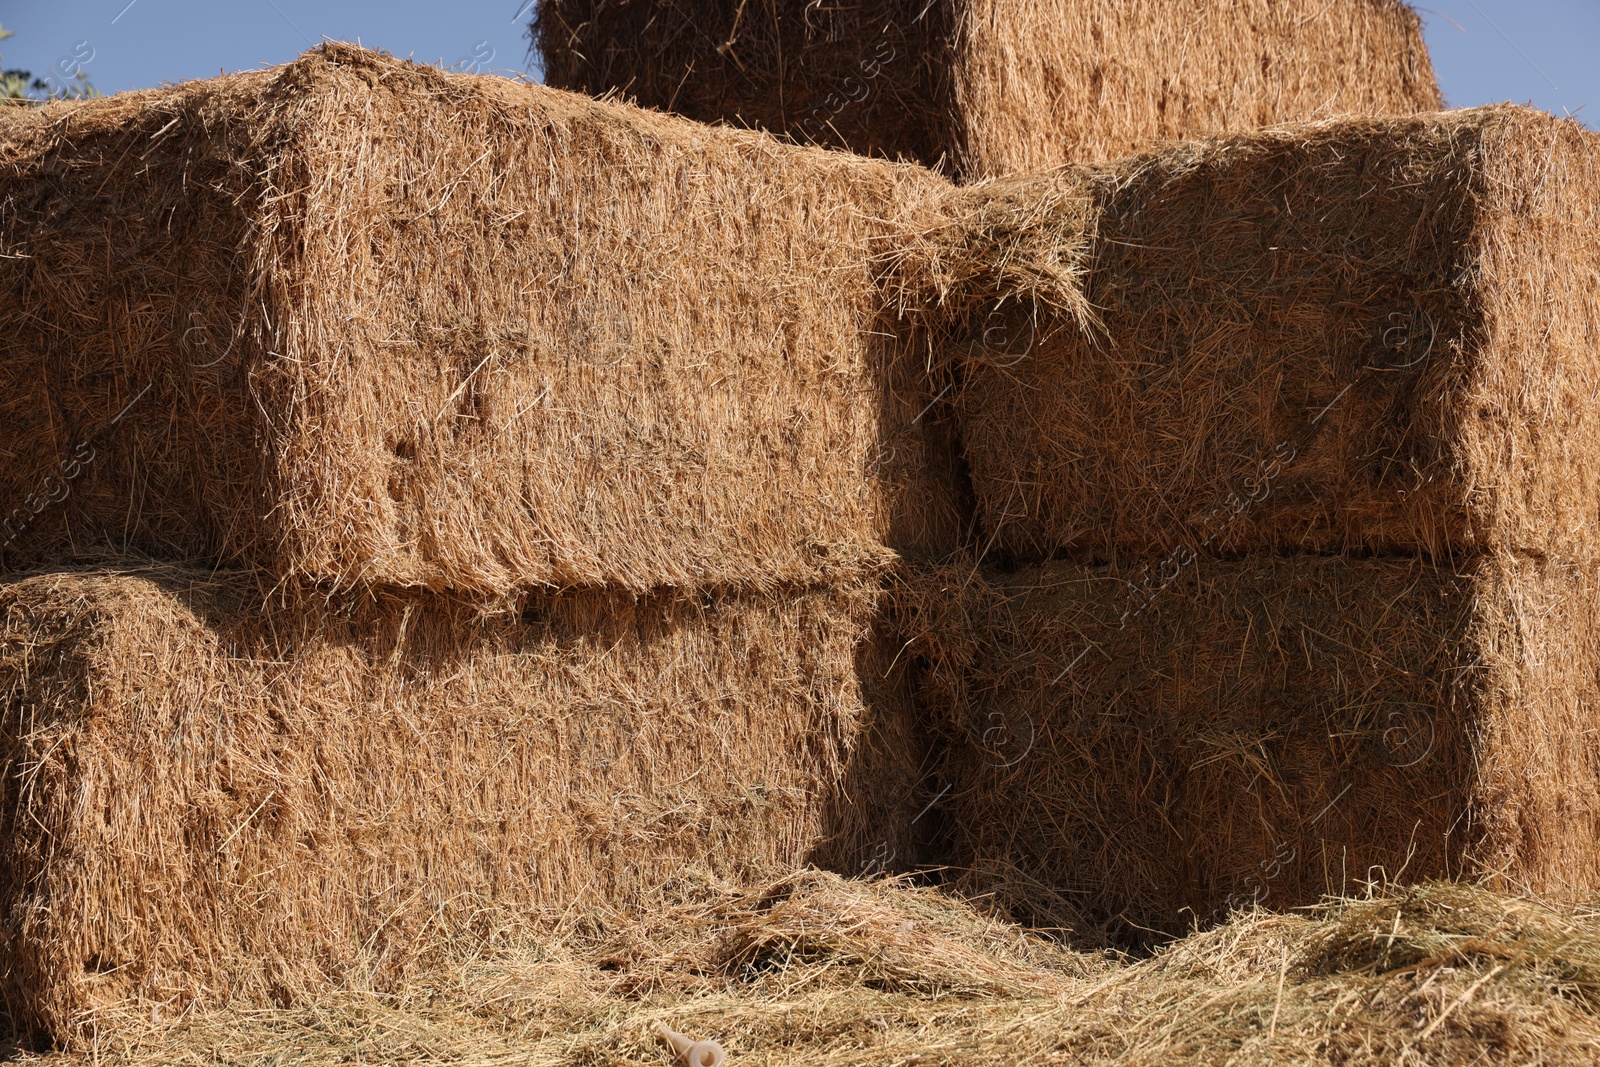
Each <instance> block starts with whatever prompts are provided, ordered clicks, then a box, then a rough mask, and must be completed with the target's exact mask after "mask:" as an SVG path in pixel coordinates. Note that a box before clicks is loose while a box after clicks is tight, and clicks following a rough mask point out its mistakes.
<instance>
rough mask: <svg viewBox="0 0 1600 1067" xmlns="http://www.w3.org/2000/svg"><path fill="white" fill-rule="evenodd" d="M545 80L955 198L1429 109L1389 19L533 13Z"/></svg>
mask: <svg viewBox="0 0 1600 1067" xmlns="http://www.w3.org/2000/svg"><path fill="white" fill-rule="evenodd" d="M533 32H534V37H535V40H536V43H537V46H538V48H539V51H540V54H541V55H542V56H543V59H544V68H545V80H546V82H547V83H548V84H551V85H555V86H559V87H561V88H564V89H576V90H579V91H583V92H588V93H591V94H594V95H600V94H603V93H610V92H617V93H620V94H622V95H623V96H625V97H630V98H634V99H637V100H638V101H639V102H640V103H642V104H644V105H645V106H646V107H656V108H663V109H666V110H669V111H675V112H677V113H679V114H683V115H687V116H689V117H691V118H695V119H700V120H702V121H704V122H718V121H722V122H728V123H732V124H734V125H738V126H750V127H756V128H760V129H767V130H772V131H774V132H780V133H787V134H790V135H791V136H793V137H795V138H797V139H799V140H802V141H806V142H814V143H818V144H825V145H830V146H833V147H839V148H848V149H850V150H852V151H855V152H858V153H861V154H862V155H874V156H888V157H890V158H894V157H903V158H907V159H914V160H918V161H920V162H922V163H924V164H926V165H928V166H941V165H943V166H944V167H945V168H946V169H947V170H949V171H950V173H952V174H955V175H958V176H960V177H962V178H964V179H967V180H975V179H979V178H992V177H1000V176H1002V175H1007V174H1016V173H1026V172H1030V171H1038V170H1045V169H1048V168H1050V167H1054V166H1058V165H1060V164H1063V163H1076V162H1086V161H1089V160H1097V159H1115V158H1117V157H1119V156H1124V155H1127V154H1128V153H1130V152H1133V151H1135V150H1137V149H1139V148H1141V147H1143V146H1145V145H1147V144H1148V143H1150V142H1152V141H1158V140H1172V139H1178V138H1189V137H1199V136H1203V135H1206V134H1212V133H1222V132H1238V131H1242V130H1251V129H1255V128H1257V127H1261V126H1270V125H1275V124H1278V123H1283V122H1293V121H1300V120H1305V119H1314V118H1331V117H1333V116H1336V115H1369V114H1370V115H1397V114H1408V113H1411V112H1416V111H1432V110H1435V109H1437V108H1439V107H1440V106H1441V100H1440V96H1439V90H1438V86H1437V84H1436V83H1435V81H1434V76H1433V68H1432V65H1431V64H1430V62H1429V60H1428V53H1427V48H1426V47H1425V46H1424V44H1423V42H1422V25H1421V21H1420V20H1419V19H1418V17H1417V15H1416V13H1415V12H1413V11H1412V10H1411V8H1409V7H1408V6H1406V5H1405V4H1403V3H1399V2H1396V0H1342V2H1340V3H1332V4H1330V3H1327V2H1326V0H1236V2H1230V3H1207V4H1195V3H1192V2H1188V0H1139V2H1129V0H940V2H938V3H931V4H930V3H913V4H906V3H902V2H899V0H895V2H887V0H872V2H858V3H841V2H836V0H834V2H826V0H825V2H818V0H772V2H767V3H761V4H750V3H745V2H741V0H671V2H660V0H541V2H540V4H539V7H538V12H537V15H536V17H535V22H534V26H533Z"/></svg>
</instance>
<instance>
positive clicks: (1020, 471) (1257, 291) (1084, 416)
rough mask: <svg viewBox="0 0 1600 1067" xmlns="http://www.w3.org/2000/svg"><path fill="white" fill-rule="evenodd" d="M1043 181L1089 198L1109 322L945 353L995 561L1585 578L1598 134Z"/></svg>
mask: <svg viewBox="0 0 1600 1067" xmlns="http://www.w3.org/2000/svg"><path fill="white" fill-rule="evenodd" d="M1039 184H1041V185H1043V186H1051V185H1060V184H1064V185H1065V186H1067V187H1069V188H1070V189H1071V190H1073V191H1076V192H1084V193H1087V194H1088V195H1089V196H1090V197H1091V199H1092V200H1093V205H1092V208H1091V210H1090V212H1089V221H1088V222H1087V223H1086V224H1085V225H1086V226H1087V227H1088V228H1089V229H1090V231H1091V232H1092V233H1093V238H1092V241H1091V249H1092V250H1091V252H1090V256H1089V260H1088V262H1087V265H1086V269H1087V275H1086V282H1085V285H1086V295H1087V297H1088V299H1089V302H1090V303H1091V304H1092V305H1093V306H1094V308H1095V311H1096V313H1097V315H1098V317H1099V321H1100V324H1101V325H1100V328H1098V329H1093V330H1090V331H1088V332H1084V331H1081V330H1079V329H1077V328H1076V325H1075V324H1073V323H1070V322H1069V323H1067V324H1065V325H1063V326H1062V327H1060V328H1054V327H1051V326H1050V325H1049V324H1048V323H1047V322H1046V321H1044V320H1041V321H1040V322H1039V323H1038V324H1037V329H1035V327H1034V324H1030V323H1026V322H1023V323H1020V324H1019V325H1018V326H1017V327H1016V328H1014V329H1012V330H1011V332H1010V334H1009V336H1007V335H1006V334H1005V332H1004V330H1002V329H999V328H998V326H992V327H991V331H992V333H993V337H992V340H993V342H994V343H992V344H990V345H988V346H985V345H983V344H982V343H981V339H980V340H979V343H974V344H970V345H967V346H966V347H965V348H963V349H962V350H961V351H962V352H963V353H964V356H965V361H966V364H967V366H966V371H965V378H966V383H967V389H966V391H965V395H964V397H963V398H962V400H961V402H960V411H961V422H962V431H961V432H962V436H963V439H964V442H965V447H966V451H967V458H968V461H969V462H970V464H971V469H972V474H973V479H974V488H975V491H976V495H977V498H978V504H979V509H980V513H981V517H982V522H983V524H984V526H986V527H987V530H986V536H988V537H992V538H993V544H994V545H995V547H996V548H997V549H998V550H1000V551H1003V552H1008V553H1010V554H1011V555H1012V557H1013V558H1015V559H1020V560H1042V559H1048V558H1051V557H1052V556H1054V555H1055V554H1057V553H1061V552H1068V553H1081V554H1083V555H1084V556H1086V557H1098V558H1100V559H1114V558H1121V559H1127V558H1128V557H1129V556H1130V555H1131V556H1137V555H1140V554H1150V555H1156V554H1160V553H1162V552H1167V551H1180V552H1181V551H1189V550H1194V551H1212V552H1224V553H1226V552H1230V551H1253V550H1260V549H1271V548H1294V549H1311V550H1315V551H1340V550H1342V549H1346V548H1360V549H1372V550H1378V551H1390V550H1394V551H1401V552H1410V551H1417V550H1422V551H1426V552H1432V553H1438V554H1445V553H1461V552H1471V551H1478V550H1485V549H1494V550H1510V551H1518V552H1528V553H1532V554H1535V555H1540V554H1551V555H1563V556H1567V557H1569V558H1572V559H1575V560H1583V561H1594V560H1596V559H1600V466H1597V465H1596V464H1595V463H1594V461H1593V456H1594V453H1595V450H1596V448H1597V447H1600V445H1597V442H1600V406H1597V405H1596V404H1595V397H1596V395H1597V394H1600V136H1596V135H1595V134H1594V133H1593V132H1591V131H1587V130H1584V129H1583V128H1582V127H1580V126H1579V125H1578V124H1577V123H1575V122H1572V121H1570V120H1562V119H1555V118H1552V117H1550V116H1548V115H1544V114H1540V113H1537V112H1533V111H1529V110H1526V109H1523V108H1516V107H1504V106H1502V107H1490V108H1483V109H1477V110H1471V111H1462V112H1451V113H1446V114H1438V115H1429V116H1423V117H1417V118H1411V119H1401V120H1389V121H1379V120H1359V121H1341V122H1335V123H1327V124H1319V125H1313V126H1308V127H1304V128H1298V129H1285V130H1281V131H1273V132H1267V133H1260V134H1254V135H1249V136H1240V137H1232V138H1226V139H1220V140H1216V141H1211V142H1206V143H1197V144H1186V145H1182V146H1178V147H1175V148H1172V149H1169V150H1166V151H1163V152H1161V153H1158V154H1153V155H1149V156H1143V157H1139V158H1136V159H1132V160H1128V161H1125V162H1123V163H1119V164H1116V165H1114V166H1109V167H1105V168H1101V169H1098V170H1095V171H1090V172H1075V173H1072V174H1061V175H1056V176H1053V177H1051V178H1050V179H1048V180H1042V181H1041V182H1040V183H1039ZM1057 195H1058V197H1059V196H1060V193H1059V192H1058V193H1057ZM1063 202H1064V203H1066V202H1069V201H1067V200H1063ZM1071 210H1072V211H1073V212H1078V211H1081V210H1082V208H1081V206H1078V205H1074V206H1072V208H1071ZM996 323H997V324H999V325H1004V320H1003V319H997V320H996Z"/></svg>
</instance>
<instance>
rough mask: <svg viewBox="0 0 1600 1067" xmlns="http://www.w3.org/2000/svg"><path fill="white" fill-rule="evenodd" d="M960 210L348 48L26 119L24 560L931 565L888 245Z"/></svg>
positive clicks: (692, 582) (946, 534) (852, 166)
mask: <svg viewBox="0 0 1600 1067" xmlns="http://www.w3.org/2000/svg"><path fill="white" fill-rule="evenodd" d="M947 189H948V185H947V183H946V182H945V181H944V180H943V179H940V178H938V177H937V176H936V175H933V174H931V173H929V172H926V171H923V170H920V169H918V168H913V167H895V166H890V165H887V164H882V163H875V162H869V161H865V160H859V159H854V158H850V157H846V156H844V155H841V154H838V153H830V152H823V151H819V150H813V149H798V148H794V147H791V146H786V145H783V144H779V143H776V142H775V141H773V139H772V138H770V137H765V136H761V135H756V134H749V133H742V132H737V131H731V130H712V129H708V128H706V127H703V126H700V125H699V124H696V123H691V122H687V121H685V120H682V119H676V118H671V117H666V116H660V115H653V114H650V113H647V112H643V111H639V110H637V109H633V108H627V107H622V106H617V105H605V104H598V103H595V102H593V101H590V100H587V99H584V98H581V97H578V96H574V95H570V94H566V93H560V92H556V91H553V90H548V89H545V88H543V87H540V86H534V85H524V84H517V83H513V82H510V81H507V80H505V79H501V78H480V77H470V76H465V75H450V74H444V73H441V72H439V71H435V70H431V69H428V68H422V67H416V66H413V65H411V64H408V63H404V62H400V61H396V60H394V59H391V58H388V57H386V56H382V55H379V54H376V53H372V52H367V51H363V50H361V49H358V48H354V47H352V46H347V45H337V44H328V45H325V46H323V47H321V48H318V49H316V50H313V51H312V52H310V53H308V54H307V55H306V56H304V57H302V58H301V59H300V60H299V61H297V62H296V63H293V64H291V65H289V66H287V67H284V68H281V69H279V70H276V71H271V72H265V73H258V74H249V75H239V76H234V77H225V78H219V79H216V80H214V81H209V82H201V83H191V84H187V85H183V86H179V87H176V88H172V89H164V90H158V91H152V92H144V93H134V94H127V95H123V96H118V97H115V98H112V99H108V100H103V101H94V102H90V103H87V104H83V105H72V106H51V107H45V108H39V109H28V110H27V112H26V113H23V114H7V115H5V116H4V117H3V119H0V397H3V399H0V426H3V427H4V430H3V432H0V459H3V460H4V462H3V463H0V501H7V502H8V503H7V504H6V507H8V508H11V509H14V510H13V511H11V512H9V513H8V514H10V516H11V523H12V527H11V528H10V529H8V530H7V531H6V539H7V541H8V544H7V546H6V548H5V554H6V555H5V559H6V562H7V563H8V565H10V566H12V567H13V568H15V567H19V566H22V565H25V564H27V563H29V562H30V561H34V562H38V561H49V560H53V559H59V558H62V556H63V555H66V554H68V553H70V552H71V551H74V550H81V549H82V548H84V547H85V546H92V545H94V544H96V543H99V542H110V543H112V544H114V545H116V546H118V547H123V546H133V547H135V548H140V549H144V550H147V551H151V552H155V553H159V554H161V555H163V556H167V557H195V558H210V559H222V560H225V561H242V562H246V563H251V564H259V565H263V566H268V567H270V568H272V569H273V570H274V571H275V572H276V573H278V574H280V575H286V576H301V577H305V578H309V579H312V580H315V581H318V582H323V583H327V584H330V585H335V586H350V585H354V584H357V583H382V584H390V585H406V586H421V587H426V588H430V589H434V590H448V591H463V592H471V593H478V594H484V595H491V596H492V595H500V594H506V593H509V592H512V591H515V590H517V589H522V588H527V587H530V586H533V585H540V584H548V585H554V586H574V585H589V586H593V585H610V586H613V587H616V588H621V589H628V590H632V591H636V592H648V591H652V590H657V589H660V588H662V587H667V586H677V587H680V588H683V589H685V590H689V591H696V590H703V589H709V588H717V587H727V586H739V587H742V588H746V589H753V588H765V589H772V588H777V587H780V586H792V585H795V584H799V583H815V582H820V581H829V580H832V579H833V578H834V577H836V576H840V575H843V576H846V577H850V576H854V575H856V574H859V573H862V572H864V571H867V572H870V571H872V570H873V569H875V568H876V567H878V566H879V565H880V564H881V563H882V561H883V560H885V559H886V558H888V557H889V555H890V553H891V552H906V553H909V554H912V555H916V554H929V555H933V556H938V555H941V554H943V553H944V552H947V551H948V550H949V549H950V548H951V547H953V546H954V545H955V544H956V543H957V542H958V541H959V539H960V536H961V513H960V509H959V507H958V506H957V503H956V501H955V499H954V497H953V495H952V493H953V489H952V486H953V484H954V483H953V480H952V477H950V476H949V475H950V471H951V467H952V464H953V461H954V457H953V455H952V453H951V446H950V443H949V433H948V431H947V428H946V422H947V420H945V419H944V418H943V408H942V407H941V406H939V405H936V404H934V403H933V402H934V401H935V400H936V399H937V393H936V391H935V390H933V389H932V388H930V386H929V379H928V376H927V375H926V373H925V372H924V366H925V364H926V362H927V358H928V357H927V350H926V346H925V345H924V344H920V343H917V342H915V341H913V340H911V339H909V338H906V337H902V336H900V335H899V334H897V333H896V332H895V330H894V329H893V328H892V324H891V323H889V322H888V321H886V318H885V316H886V315H887V314H888V312H887V311H886V309H885V293H884V291H883V289H882V286H881V283H882V281H883V279H882V277H881V274H882V271H881V268H880V267H879V266H878V265H877V257H879V255H880V254H881V253H882V251H883V248H882V245H883V242H884V241H885V240H886V239H887V238H888V236H889V234H891V233H892V232H894V231H895V230H896V229H897V224H895V223H894V222H893V221H892V220H894V219H896V218H898V217H900V216H901V215H907V216H908V217H916V218H920V217H921V214H920V212H921V210H922V207H923V206H924V204H925V202H927V201H929V200H930V199H931V200H935V201H936V200H938V198H939V197H942V196H944V195H945V192H946V190H947ZM130 403H132V405H133V406H132V407H131V409H128V410H127V411H126V415H125V417H124V418H122V419H121V421H120V423H118V422H117V421H116V420H117V416H118V415H119V414H120V413H122V412H123V411H124V409H125V408H127V406H128V405H129V404H130ZM13 535H15V536H13Z"/></svg>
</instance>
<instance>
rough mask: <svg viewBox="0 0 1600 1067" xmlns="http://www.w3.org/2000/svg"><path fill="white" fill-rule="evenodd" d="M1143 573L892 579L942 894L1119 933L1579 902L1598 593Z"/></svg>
mask: <svg viewBox="0 0 1600 1067" xmlns="http://www.w3.org/2000/svg"><path fill="white" fill-rule="evenodd" d="M1167 577H1170V578H1171V581H1170V582H1169V583H1165V584H1163V579H1162V578H1161V577H1159V576H1154V575H1152V574H1150V573H1145V574H1143V575H1141V573H1140V572H1138V571H1136V570H1131V569H1130V570H1122V571H1119V570H1117V569H1115V568H1111V567H1092V566H1080V565H1076V564H1070V563H1058V564H1051V565H1048V566H1044V567H1039V568H1024V569H1022V570H1019V571H1017V572H1015V573H1012V574H1005V575H1002V574H994V573H984V572H980V571H978V570H977V569H976V568H972V567H965V568H949V569H946V570H944V571H942V572H939V573H935V574H931V575H925V576H922V577H920V578H918V579H915V580H912V581H909V582H907V583H906V584H905V586H903V587H902V590H901V592H900V593H899V594H898V597H899V598H900V599H901V600H902V601H903V603H906V604H911V605H914V607H913V608H912V609H911V614H912V615H913V618H912V620H911V621H910V622H909V623H908V624H907V628H908V632H910V633H914V634H916V635H918V637H917V639H916V642H915V644H914V646H913V648H914V649H915V652H914V654H916V655H919V656H921V657H922V658H923V660H924V661H925V663H926V673H925V684H924V703H925V706H926V713H927V714H928V716H929V719H930V721H932V722H934V723H937V724H939V727H938V728H939V730H940V732H941V733H942V734H943V736H944V737H945V738H946V740H947V741H948V744H949V765H948V767H947V768H944V769H942V770H941V771H940V777H941V778H942V779H945V780H947V781H948V784H949V796H948V799H947V800H945V801H944V802H943V804H942V806H941V808H940V818H941V819H942V820H943V823H944V825H945V826H946V827H947V834H948V837H949V847H950V850H951V851H950V855H949V859H948V860H947V862H949V863H950V864H951V865H952V866H953V867H954V868H955V869H956V870H957V872H958V873H957V874H956V875H955V876H954V877H955V878H956V880H957V882H958V883H959V884H961V885H963V886H964V887H966V889H967V890H968V891H981V892H985V893H990V894H993V896H994V898H995V899H996V901H997V902H998V903H1000V904H1001V905H1002V906H1004V907H1006V908H1007V909H1009V910H1010V912H1011V913H1012V914H1013V915H1015V916H1016V917H1018V918H1020V919H1024V920H1025V921H1028V922H1030V923H1032V924H1034V925H1039V926H1054V925H1063V924H1064V925H1073V924H1074V923H1075V922H1077V921H1078V918H1079V917H1082V916H1087V917H1088V918H1090V919H1092V920H1093V921H1094V922H1096V923H1099V924H1103V925H1104V926H1105V927H1106V929H1107V930H1108V931H1110V932H1111V933H1112V935H1113V936H1115V937H1117V938H1119V939H1129V938H1132V939H1134V940H1138V939H1141V938H1147V937H1148V936H1149V935H1150V934H1151V933H1152V932H1157V931H1159V932H1165V933H1176V932H1181V931H1183V930H1185V929H1188V928H1189V927H1190V926H1191V925H1193V924H1194V923H1196V922H1199V923H1208V922H1213V921H1215V920H1216V919H1217V918H1218V917H1219V916H1221V915H1224V914H1226V912H1227V911H1228V909H1229V908H1230V907H1234V906H1238V905H1239V904H1241V903H1249V902H1252V901H1262V902H1264V903H1266V904H1267V905H1269V906H1271V907H1274V908H1286V907H1295V906H1300V905H1304V904H1309V903H1313V902H1315V901H1316V900H1318V899H1319V898H1320V897H1322V896H1323V895H1324V894H1327V893H1334V894H1339V893H1346V892H1350V891H1351V887H1352V886H1355V885H1358V884H1361V883H1364V882H1366V881H1369V880H1371V879H1373V878H1375V877H1378V878H1384V879H1387V880H1391V881H1394V882H1397V883H1399V882H1416V881H1421V880H1425V879H1430V878H1450V877H1471V878H1486V879H1491V880H1496V879H1497V880H1498V884H1499V885H1501V886H1503V887H1508V888H1517V889H1524V890H1531V891H1534V892H1537V893H1540V894H1541V895H1544V896H1546V897H1548V898H1565V899H1572V898H1574V897H1579V896H1586V895H1589V894H1592V893H1594V892H1596V891H1597V890H1600V852H1597V851H1596V841H1597V840H1600V832H1597V831H1600V788H1597V785H1596V777H1595V771H1594V768H1595V767H1596V766H1597V765H1600V744H1597V742H1596V738H1595V733H1594V729H1593V715H1592V709H1593V708H1594V707H1595V706H1596V705H1597V702H1600V691H1597V679H1596V675H1595V670H1594V649H1595V648H1596V647H1600V573H1596V571H1595V570H1594V569H1593V568H1588V569H1584V568H1577V567H1573V566H1570V565H1560V564H1557V563H1554V562H1549V561H1534V560H1525V559H1515V558H1510V557H1485V558H1483V559H1480V560H1478V561H1477V562H1475V563H1473V564H1471V565H1466V566H1462V567H1461V568H1459V569H1456V568H1451V567H1448V566H1445V565H1443V564H1430V563H1428V562H1426V561H1424V560H1421V559H1403V558H1401V559H1384V558H1367V559H1344V558H1339V557H1318V556H1283V557H1279V556H1250V557H1245V558H1244V559H1241V560H1216V559H1206V558H1202V559H1198V560H1195V561H1193V562H1191V563H1190V564H1189V565H1188V566H1186V567H1181V568H1179V567H1174V568H1173V569H1172V571H1170V572H1168V574H1167ZM1141 578H1149V579H1151V584H1150V585H1149V586H1147V587H1145V588H1144V594H1143V595H1141V592H1140V589H1139V587H1140V586H1142V585H1143V584H1144V583H1143V582H1142V581H1141Z"/></svg>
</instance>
